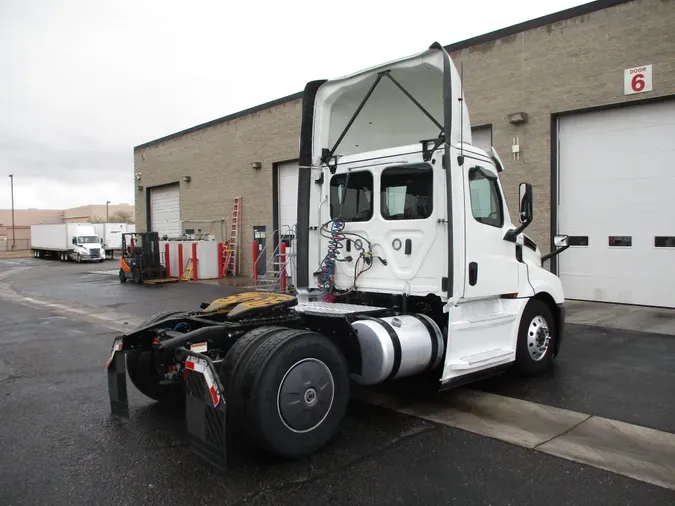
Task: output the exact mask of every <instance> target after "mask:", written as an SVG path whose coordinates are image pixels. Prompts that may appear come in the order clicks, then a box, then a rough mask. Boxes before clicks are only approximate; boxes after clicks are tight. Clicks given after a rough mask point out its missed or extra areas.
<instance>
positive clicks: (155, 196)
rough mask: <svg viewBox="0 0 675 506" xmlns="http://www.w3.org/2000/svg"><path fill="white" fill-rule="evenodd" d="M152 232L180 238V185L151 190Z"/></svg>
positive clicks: (161, 235)
mask: <svg viewBox="0 0 675 506" xmlns="http://www.w3.org/2000/svg"><path fill="white" fill-rule="evenodd" d="M150 221H151V224H152V230H153V231H154V232H158V233H159V236H160V238H161V237H163V236H165V235H166V236H168V237H178V236H179V235H180V233H181V229H180V191H179V186H178V184H172V185H167V186H160V187H159V188H151V189H150Z"/></svg>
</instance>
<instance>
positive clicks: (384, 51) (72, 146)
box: [0, 0, 586, 208]
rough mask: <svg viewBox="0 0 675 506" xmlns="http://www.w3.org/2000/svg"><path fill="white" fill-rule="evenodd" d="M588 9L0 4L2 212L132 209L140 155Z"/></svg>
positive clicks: (351, 1)
mask: <svg viewBox="0 0 675 506" xmlns="http://www.w3.org/2000/svg"><path fill="white" fill-rule="evenodd" d="M582 3H586V2H584V1H578V0H546V1H545V2H542V1H538V0H511V1H509V2H504V1H501V0H472V1H470V2H459V1H457V0H444V1H442V2H431V3H428V2H427V3H419V2H409V1H408V2H403V1H399V2H398V3H396V2H393V1H392V0H386V1H380V0H378V1H374V0H373V1H371V0H341V1H339V2H338V1H335V0H333V1H331V2H322V1H320V0H307V1H304V0H303V1H285V2H278V1H276V2H267V1H262V0H248V1H243V2H237V1H232V0H230V1H225V0H220V1H205V0H191V1H186V0H183V1H181V2H178V1H173V0H156V1H150V0H133V1H131V0H116V1H110V0H108V1H103V0H100V1H99V0H0V176H1V177H0V208H8V207H9V206H10V188H9V178H8V177H7V176H8V175H9V174H11V173H13V174H14V176H15V185H14V196H15V205H16V207H17V208H28V207H37V208H65V207H73V206H78V205H85V204H102V203H105V201H106V200H110V201H112V202H113V203H120V202H126V203H133V198H134V192H133V147H134V146H136V145H138V144H142V143H144V142H147V141H150V140H152V139H155V138H158V137H161V136H164V135H167V134H170V133H173V132H176V131H178V130H182V129H185V128H188V127H191V126H193V125H196V124H198V123H203V122H205V121H209V120H211V119H214V118H217V117H220V116H224V115H226V114H230V113H233V112H236V111H239V110H241V109H245V108H248V107H251V106H254V105H257V104H260V103H262V102H266V101H269V100H273V99H275V98H279V97H282V96H285V95H289V94H291V93H295V92H297V91H301V90H302V89H303V87H304V85H305V83H306V82H307V81H310V80H313V79H319V78H331V77H338V76H341V75H345V74H350V73H352V72H355V71H358V70H361V69H363V68H367V67H370V66H372V65H376V64H378V63H381V62H385V61H388V60H392V59H396V58H400V57H402V56H406V55H409V54H412V53H417V52H419V51H422V50H424V49H425V48H427V47H428V46H429V45H430V44H431V43H432V42H434V41H438V42H440V43H441V44H450V43H452V42H456V41H459V40H463V39H466V38H469V37H473V36H475V35H480V34H482V33H486V32H489V31H492V30H496V29H498V28H503V27H505V26H509V25H512V24H515V23H519V22H521V21H526V20H528V19H532V18H535V17H538V16H542V15H545V14H549V13H551V12H556V11H559V10H562V9H566V8H568V7H572V6H574V5H579V4H582ZM395 5H399V6H405V8H403V7H394V6H395Z"/></svg>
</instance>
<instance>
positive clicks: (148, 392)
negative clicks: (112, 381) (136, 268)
mask: <svg viewBox="0 0 675 506" xmlns="http://www.w3.org/2000/svg"><path fill="white" fill-rule="evenodd" d="M123 274H124V271H122V269H120V280H121V276H122V275H123ZM125 279H126V278H125ZM179 313H180V311H160V312H159V313H155V314H154V315H152V316H150V317H149V318H148V319H146V320H145V321H144V322H143V323H141V324H140V325H139V326H138V328H143V327H145V326H147V325H151V324H153V323H157V322H159V321H161V320H164V319H165V318H168V317H170V316H172V315H175V314H179ZM127 373H128V375H129V379H130V380H131V383H133V385H134V386H135V387H136V388H137V389H138V390H139V391H140V392H141V393H142V394H143V395H145V396H147V397H150V398H151V399H153V400H155V401H159V402H161V403H163V404H167V405H173V406H180V405H182V403H183V401H184V400H185V392H184V391H183V388H182V387H181V386H180V385H162V384H160V382H161V381H162V379H163V378H162V376H161V375H160V373H159V372H158V371H157V367H156V363H155V358H154V355H153V353H152V351H150V350H138V351H133V352H131V353H128V354H127Z"/></svg>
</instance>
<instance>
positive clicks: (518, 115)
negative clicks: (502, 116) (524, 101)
mask: <svg viewBox="0 0 675 506" xmlns="http://www.w3.org/2000/svg"><path fill="white" fill-rule="evenodd" d="M508 117H509V123H512V124H514V125H520V124H521V123H527V113H526V112H514V113H512V114H509V116H508Z"/></svg>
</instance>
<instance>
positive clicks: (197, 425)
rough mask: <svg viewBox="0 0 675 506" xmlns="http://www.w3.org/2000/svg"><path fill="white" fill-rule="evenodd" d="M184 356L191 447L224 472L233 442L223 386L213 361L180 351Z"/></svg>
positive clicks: (203, 356) (182, 349)
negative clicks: (228, 429)
mask: <svg viewBox="0 0 675 506" xmlns="http://www.w3.org/2000/svg"><path fill="white" fill-rule="evenodd" d="M179 350H180V351H179V353H184V354H185V357H186V358H185V369H184V371H185V373H186V374H187V377H186V388H185V395H186V398H185V419H186V420H185V421H186V426H187V432H188V440H189V442H190V448H191V449H192V451H194V452H195V453H196V454H197V455H199V456H200V457H201V458H203V459H205V460H206V461H207V462H209V463H210V464H212V465H214V466H216V467H218V468H220V469H223V470H224V469H226V468H227V467H228V461H229V460H230V459H229V458H228V457H229V456H230V455H229V454H228V450H231V449H232V445H233V444H234V442H233V441H228V439H231V436H230V435H229V434H228V431H227V427H228V424H227V420H226V407H225V397H224V395H223V386H222V384H221V383H220V379H219V378H218V374H217V372H216V369H215V367H214V366H213V362H211V360H210V359H209V358H208V357H207V356H206V355H201V354H199V353H195V352H193V351H189V350H186V349H185V348H179Z"/></svg>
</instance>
